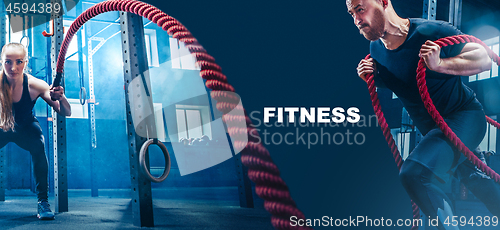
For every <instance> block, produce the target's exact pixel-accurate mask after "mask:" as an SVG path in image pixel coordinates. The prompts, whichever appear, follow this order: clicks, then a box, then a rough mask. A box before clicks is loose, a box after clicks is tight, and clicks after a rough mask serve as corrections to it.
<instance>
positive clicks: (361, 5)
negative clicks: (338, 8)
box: [346, 0, 385, 41]
mask: <svg viewBox="0 0 500 230" xmlns="http://www.w3.org/2000/svg"><path fill="white" fill-rule="evenodd" d="M346 5H347V12H349V14H351V16H352V18H353V19H354V24H355V25H356V26H357V27H358V29H359V33H361V34H362V35H363V36H365V38H366V39H368V40H370V41H376V40H378V39H379V38H381V37H382V36H383V35H384V24H385V17H384V13H383V12H382V10H383V7H382V4H381V3H380V2H379V1H377V0H346Z"/></svg>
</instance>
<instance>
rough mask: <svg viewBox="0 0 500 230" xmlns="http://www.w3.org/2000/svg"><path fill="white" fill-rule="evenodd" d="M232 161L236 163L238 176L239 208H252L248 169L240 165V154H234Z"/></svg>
mask: <svg viewBox="0 0 500 230" xmlns="http://www.w3.org/2000/svg"><path fill="white" fill-rule="evenodd" d="M233 153H234V151H233ZM234 160H235V163H236V173H237V175H238V195H239V198H240V207H242V208H253V207H254V205H253V195H252V184H251V183H250V179H248V169H247V168H246V167H245V166H244V165H243V164H242V163H241V154H236V155H235V156H234Z"/></svg>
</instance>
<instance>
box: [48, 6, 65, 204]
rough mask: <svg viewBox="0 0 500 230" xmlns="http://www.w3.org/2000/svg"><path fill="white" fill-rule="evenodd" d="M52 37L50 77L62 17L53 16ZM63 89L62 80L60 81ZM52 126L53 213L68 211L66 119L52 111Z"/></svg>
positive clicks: (59, 36) (60, 34)
mask: <svg viewBox="0 0 500 230" xmlns="http://www.w3.org/2000/svg"><path fill="white" fill-rule="evenodd" d="M52 18H53V20H54V36H52V37H51V50H50V57H51V67H52V77H53V78H55V76H56V65H57V56H58V54H59V50H60V49H61V43H62V40H63V17H62V16H57V15H53V16H52ZM61 86H63V87H64V78H63V80H62V81H61ZM52 118H53V121H52V124H53V135H54V190H55V211H56V212H67V211H68V177H67V171H68V169H67V163H66V162H67V152H66V149H67V148H66V143H67V142H66V117H64V116H61V115H59V114H57V113H56V112H55V111H54V110H52Z"/></svg>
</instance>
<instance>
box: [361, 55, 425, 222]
mask: <svg viewBox="0 0 500 230" xmlns="http://www.w3.org/2000/svg"><path fill="white" fill-rule="evenodd" d="M368 58H370V55H369V54H368V55H367V56H366V58H365V59H368ZM366 82H367V84H368V91H369V92H370V98H371V99H372V106H373V110H375V115H377V120H378V124H379V125H380V128H381V129H382V132H383V134H384V137H385V140H386V141H387V143H388V144H389V147H390V148H391V151H392V156H393V157H394V160H395V161H396V165H397V166H398V169H399V170H401V166H403V158H401V154H399V150H398V146H396V142H395V141H394V138H393V137H392V134H391V129H389V125H388V124H387V122H386V120H385V117H384V113H383V112H382V107H381V106H380V101H379V99H378V94H377V90H376V88H375V81H374V80H373V74H369V75H368V76H367V77H366ZM411 207H412V210H413V219H414V220H418V219H420V209H419V208H418V205H417V204H415V202H413V201H411ZM414 223H415V222H414ZM417 223H418V221H417ZM411 229H412V230H417V229H418V225H413V226H412V227H411Z"/></svg>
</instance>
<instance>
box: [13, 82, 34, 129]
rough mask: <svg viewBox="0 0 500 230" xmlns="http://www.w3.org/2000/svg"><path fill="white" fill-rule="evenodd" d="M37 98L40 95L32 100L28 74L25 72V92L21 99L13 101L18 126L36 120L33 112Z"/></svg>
mask: <svg viewBox="0 0 500 230" xmlns="http://www.w3.org/2000/svg"><path fill="white" fill-rule="evenodd" d="M37 99H38V97H37V98H36V99H35V100H33V101H32V100H31V96H30V92H29V86H28V75H26V74H24V82H23V94H22V95H21V100H19V102H17V103H12V104H13V109H14V111H13V114H14V121H15V122H16V125H17V126H24V125H27V124H30V123H32V122H33V121H35V120H36V118H35V115H34V114H33V107H34V106H35V102H36V100H37Z"/></svg>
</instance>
